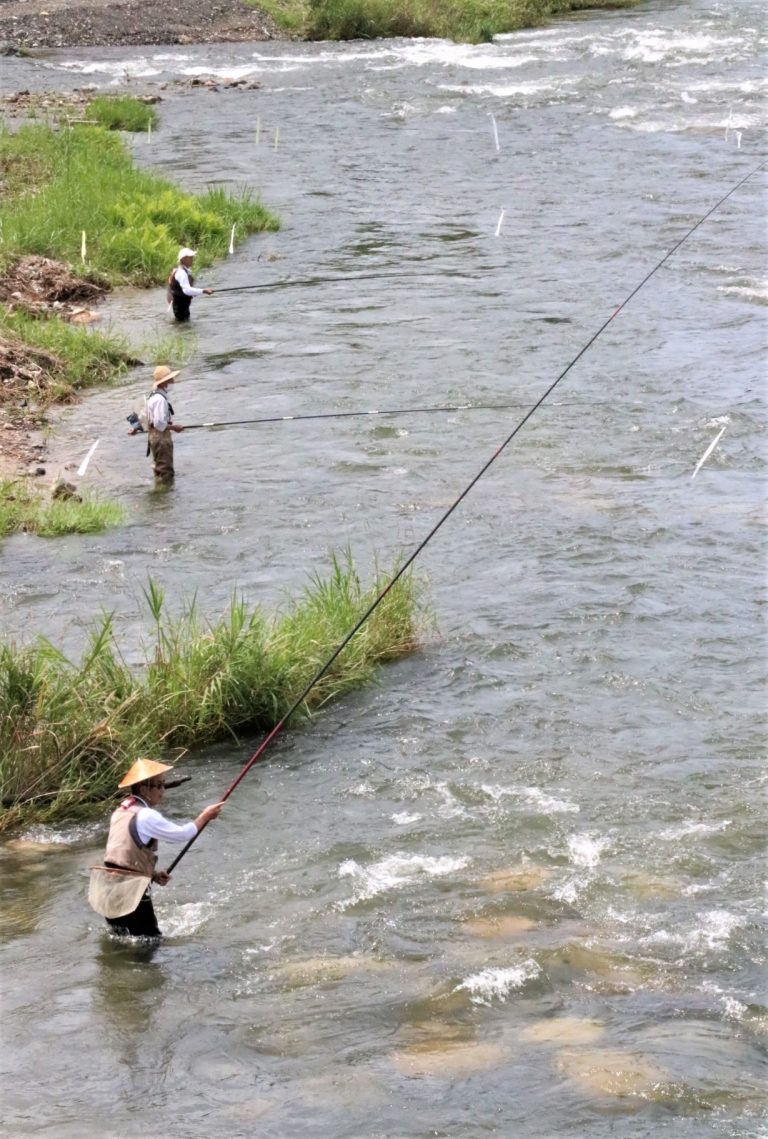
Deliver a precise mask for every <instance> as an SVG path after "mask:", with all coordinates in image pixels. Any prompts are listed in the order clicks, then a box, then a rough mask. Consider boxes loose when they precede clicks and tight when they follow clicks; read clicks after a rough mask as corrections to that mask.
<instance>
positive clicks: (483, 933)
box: [463, 914, 538, 940]
mask: <svg viewBox="0 0 768 1139" xmlns="http://www.w3.org/2000/svg"><path fill="white" fill-rule="evenodd" d="M463 925H464V929H465V930H466V931H467V933H470V934H471V935H472V936H473V937H484V938H487V939H489V940H490V939H493V938H499V939H503V938H510V937H517V936H518V934H521V933H528V932H529V930H532V929H536V927H537V925H538V922H535V921H533V920H532V918H524V917H518V916H517V915H516V914H501V915H500V916H499V917H493V918H469V919H468V920H467V921H465V922H464V923H463Z"/></svg>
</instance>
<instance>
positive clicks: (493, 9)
mask: <svg viewBox="0 0 768 1139" xmlns="http://www.w3.org/2000/svg"><path fill="white" fill-rule="evenodd" d="M638 2H639V0H451V2H446V0H394V2H393V0H308V11H307V22H306V35H307V38H308V39H327V40H351V39H374V38H390V37H395V36H404V37H416V36H423V37H438V38H441V39H452V40H456V41H458V42H464V43H481V42H484V41H487V40H490V39H491V38H492V37H493V36H494V35H499V34H501V33H504V32H516V31H520V30H521V29H522V28H530V27H536V26H537V25H540V24H543V23H545V22H546V21H547V20H548V19H551V18H553V17H556V16H563V15H566V14H568V13H569V12H574V11H580V10H583V9H585V8H628V7H632V6H634V5H635V4H636V3H638Z"/></svg>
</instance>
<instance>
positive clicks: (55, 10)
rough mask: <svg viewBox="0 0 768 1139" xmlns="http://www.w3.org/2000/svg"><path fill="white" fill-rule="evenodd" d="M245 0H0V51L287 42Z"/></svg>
mask: <svg viewBox="0 0 768 1139" xmlns="http://www.w3.org/2000/svg"><path fill="white" fill-rule="evenodd" d="M285 38H287V37H286V36H285V34H284V33H282V32H281V31H280V29H279V28H277V26H276V25H275V24H274V22H273V21H272V20H271V18H270V17H269V16H268V15H267V14H266V12H262V11H261V10H260V9H258V8H254V7H252V6H251V5H249V4H247V3H246V2H245V0H0V51H2V52H4V53H6V54H12V53H13V51H14V49H15V48H22V49H34V48H58V47H127V46H130V45H132V44H194V43H236V42H248V41H250V40H269V39H285Z"/></svg>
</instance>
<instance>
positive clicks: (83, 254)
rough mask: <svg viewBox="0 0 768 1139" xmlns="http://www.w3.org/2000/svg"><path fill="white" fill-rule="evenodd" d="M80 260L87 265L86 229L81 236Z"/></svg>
mask: <svg viewBox="0 0 768 1139" xmlns="http://www.w3.org/2000/svg"><path fill="white" fill-rule="evenodd" d="M80 260H81V261H82V263H83V265H85V230H83V233H82V237H81V238H80Z"/></svg>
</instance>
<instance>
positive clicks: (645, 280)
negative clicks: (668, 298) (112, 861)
mask: <svg viewBox="0 0 768 1139" xmlns="http://www.w3.org/2000/svg"><path fill="white" fill-rule="evenodd" d="M764 167H765V163H764V162H763V163H761V164H760V166H757V167H756V168H755V169H754V170H752V171H750V173H749V174H747V175H746V176H745V177H744V178H742V179H741V181H739V182H737V183H736V185H735V186H733V187H731V189H730V190H729V191H728V193H727V194H724V195H723V197H722V198H720V200H719V201H718V202H716V203H715V205H714V206H712V208H711V209H709V210H707V212H706V213H705V214H703V215H702V217H700V218H699V220H698V221H697V222H696V224H695V225H692V226H691V228H690V229H689V230H687V232H686V233H685V234H683V236H682V237H681V238H680V240H679V241H677V242H676V243H675V244H674V245H673V246H672V248H671V249H670V250H669V251H668V252H667V253H665V254H664V256H663V257H662V258H661V260H660V261H657V263H656V264H655V265H654V267H653V268H652V269H651V270H650V272H648V273H646V275H645V276H644V277H643V279H642V281H641V282H640V284H639V285H636V286H635V288H634V289H633V290H632V292H631V293H629V295H628V296H627V297H625V299H624V300H623V301H622V302H621V304H620V305H619V306H618V307H617V308H615V309H614V311H613V312H612V313H611V315H610V316H609V317H608V319H607V320H605V321H603V323H602V324H601V325H600V327H599V328H598V330H597V332H595V333H594V335H593V336H591V337H590V339H589V340H588V341H587V342H586V344H585V345H584V347H583V348H582V349H581V350H580V351H579V352H577V354H576V355H575V356H574V357H573V359H572V360H571V361H570V363H569V364H567V365H566V367H565V368H563V370H562V372H561V373H560V375H559V376H558V377H557V378H556V379H555V380H553V382H552V383H551V384H550V385H549V387H548V388H547V389H546V391H545V392H544V394H543V395H542V396H540V397H539V399H537V400H536V402H535V403H534V404H533V406H532V407H531V408H530V410H529V411H527V412H526V414H525V415H524V416H523V418H522V419H521V420H520V422H519V423H518V424H517V426H516V427H514V428H513V430H512V431H510V433H509V435H507V437H506V439H505V440H504V442H503V443H502V444H501V445H500V446H499V447H497V448H496V450H495V451H494V452H493V454H492V455H491V457H490V459H488V461H487V462H486V463H484V464H483V466H482V467H481V468H480V470H479V471H478V472H477V474H476V475H475V476H474V478H473V479H472V480H471V481H470V482H469V483H467V485H466V487H465V488H464V490H463V491H462V492H461V494H460V495H459V496H458V498H457V499H456V500H455V501H454V502H453V503H452V505H451V506H449V507H448V509H447V510H446V511H445V513H444V514H443V515H442V517H441V518H440V519H439V520H438V521H437V522H436V523H435V525H434V526H433V527H432V529H431V530H430V531H429V533H428V534H427V536H426V538H424V539H423V540H422V541H421V542H420V543H419V545H418V546H417V547H416V549H415V550H414V551H413V553H412V554H410V556H409V557H408V558H407V559H406V560H405V561H404V562H403V564H402V566H401V567H400V569H399V570H398V571H397V573H396V574H395V575H394V576H393V577H392V579H391V580H390V581H389V582H388V583H387V585H385V586H384V588H383V589H382V590H381V592H380V593H379V594H378V596H377V597H376V598H375V599H374V600H373V601H372V602H371V604H370V605H369V606H368V608H367V609H366V611H365V612H364V613H363V615H362V617H360V619H359V620H358V621H357V622H356V623H355V625H354V626H353V628H352V629H350V631H349V632H348V633H347V635H346V636H345V637H344V639H343V640H342V641H341V642H340V643H339V644H338V645H337V646H336V648H335V649H334V650H333V652H332V653H331V655H330V656H329V657H328V659H327V661H326V662H325V664H323V665H322V667H321V668H319V669H318V671H317V672H316V673H315V675H314V676H313V677H312V679H311V680H310V681H309V683H308V684H306V685H305V686H304V688H303V689H302V691H301V693H300V695H299V696H297V697H296V699H295V700H294V701H293V703H292V704H291V706H290V708H289V709H288V711H287V712H286V713H285V714H284V715H283V716H282V717H281V718H280V720H279V721H278V722H277V723H276V724H275V726H274V727H273V728H272V730H271V731H270V732H269V733H268V734H267V735H266V736H265V737H264V739H263V740H262V742H261V743H260V744H259V746H258V748H257V749H256V751H255V752H254V753H253V755H252V756H251V758H250V759H249V760H248V762H247V763H245V764H244V766H243V767H242V768H241V769H240V772H239V773H238V775H237V776H236V777H235V778H234V779H233V780H232V782H231V783H230V785H229V787H228V788H227V789H226V791H225V792H224V794H223V795H222V797H221V800H220V802H226V800H227V799H228V798H229V797H230V795H231V794H232V792H233V791H234V790H235V789H236V787H237V786H238V785H239V784H240V783H241V782H242V780H243V779H244V778H245V777H246V775H247V774H248V772H249V771H250V770H251V768H252V767H253V765H254V764H255V763H256V762H257V760H259V759H260V758H261V756H262V755H263V754H264V752H265V751H266V750H267V748H268V747H269V745H270V744H271V742H272V740H273V739H274V738H275V737H276V736H277V735H278V734H279V732H280V731H281V730H282V728H283V727H284V726H285V724H286V723H287V722H288V720H290V718H291V716H293V715H294V713H295V712H297V711H298V709H299V708H300V707H301V705H302V704H303V703H304V701H305V700H306V698H307V696H308V695H309V693H310V692H311V691H312V689H313V688H314V687H315V685H316V684H317V683H318V681H320V680H321V679H322V677H323V676H325V674H326V672H327V671H328V669H329V668H330V667H331V665H332V664H333V663H334V661H335V660H336V659H337V658H338V657H339V656H340V654H341V653H342V652H343V651H344V649H345V648H346V647H347V645H348V644H349V642H350V641H351V640H352V638H353V637H354V636H355V634H356V633H357V632H358V630H359V629H361V628H362V626H363V625H364V624H365V622H366V621H367V620H368V618H369V617H370V615H371V614H372V613H373V611H374V610H375V609H376V608H377V607H378V606H379V605H380V604H381V602H382V601H383V600H384V598H385V597H386V596H387V594H388V593H389V592H390V591H391V590H392V588H393V586H395V585H396V584H397V582H398V581H399V580H400V578H401V577H402V576H403V574H404V573H405V572H406V570H408V569H409V567H410V566H411V565H413V563H414V562H415V561H416V558H417V557H418V556H419V554H420V553H421V551H422V550H423V549H424V547H425V546H426V545H427V544H428V543H429V542H430V541H431V540H432V538H433V537H434V536H435V534H436V533H437V532H438V530H439V529H440V528H441V527H442V525H443V524H444V523H445V522H447V521H448V519H449V518H450V516H451V515H452V514H453V512H454V511H455V510H456V509H457V507H458V506H459V504H460V503H461V502H463V501H464V499H465V498H466V497H467V495H468V494H469V492H470V491H471V490H472V488H473V487H474V486H475V485H476V484H477V483H478V482H479V481H480V479H481V478H482V477H483V475H484V474H485V472H486V471H487V470H488V468H489V467H490V466H491V465H492V464H493V463H495V462H496V460H497V459H498V457H499V455H501V453H502V452H503V451H504V450H505V449H506V447H507V446H508V445H509V444H510V443H511V442H512V440H513V439H514V438H515V436H516V435H517V434H518V433H519V432H520V431H521V430H522V429H523V427H524V426H525V425H526V423H527V422H528V420H529V419H530V418H531V416H533V415H534V414H535V413H536V412H537V411H538V409H539V408H540V407H541V405H542V404H543V403H544V401H545V400H546V399H547V398H548V397H549V396H550V395H551V394H552V392H553V391H554V390H555V388H556V387H557V385H558V384H559V383H560V381H561V380H563V379H564V378H565V377H566V376H567V375H568V373H569V372H570V370H571V368H573V366H574V365H575V364H576V363H578V361H579V360H580V359H581V357H582V356H583V355H584V353H585V352H587V351H588V350H589V349H590V348H591V347H592V345H593V344H594V343H595V341H596V340H597V338H598V337H599V336H601V335H602V333H603V332H604V331H605V330H606V328H607V327H608V325H609V324H610V323H611V321H612V320H614V319H615V317H616V316H618V314H619V313H620V312H621V310H622V309H623V308H626V306H627V305H628V304H629V302H630V301H631V300H632V299H633V297H635V296H637V294H638V293H639V292H640V290H641V289H642V288H643V286H644V285H646V284H647V283H648V281H650V279H651V277H653V276H654V274H655V273H657V272H658V271H659V269H661V267H662V266H663V265H665V264H666V262H667V261H668V260H669V258H670V257H671V256H672V254H673V253H675V252H676V251H677V250H678V249H679V248H680V246H681V245H682V244H683V243H684V242H686V241H687V240H688V238H689V237H690V236H691V235H692V234H693V233H695V232H696V230H697V229H698V228H699V226H701V225H703V223H704V222H705V221H706V220H707V218H709V217H711V215H712V214H713V213H714V212H715V210H717V209H718V208H719V207H720V206H722V204H723V202H726V201H727V200H728V198H730V197H731V195H732V194H735V193H736V191H737V190H738V189H739V188H740V187H741V186H743V185H744V183H745V182H747V181H748V180H749V179H750V178H751V177H752V176H753V175H754V174H756V173H757V172H758V170H762V169H763V168H764ZM207 825H208V824H207V823H205V824H204V825H203V826H202V827H201V828H200V830H199V831H198V832H197V834H196V835H195V836H194V837H193V838H191V839H190V840H189V842H188V843H187V844H186V846H184V847H183V848H182V850H181V852H180V853H179V854H178V855H177V856H176V858H174V860H173V862H171V864H170V866H169V867H168V871H167V873H169V874H170V873H171V871H172V870H173V869H174V867H176V866H178V864H179V862H181V860H182V858H183V857H184V855H185V854H186V853H187V851H188V850H189V848H190V847H191V846H192V845H193V843H195V842H196V841H197V839H198V838H199V837H200V835H201V834H202V832H203V830H205V827H206V826H207Z"/></svg>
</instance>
